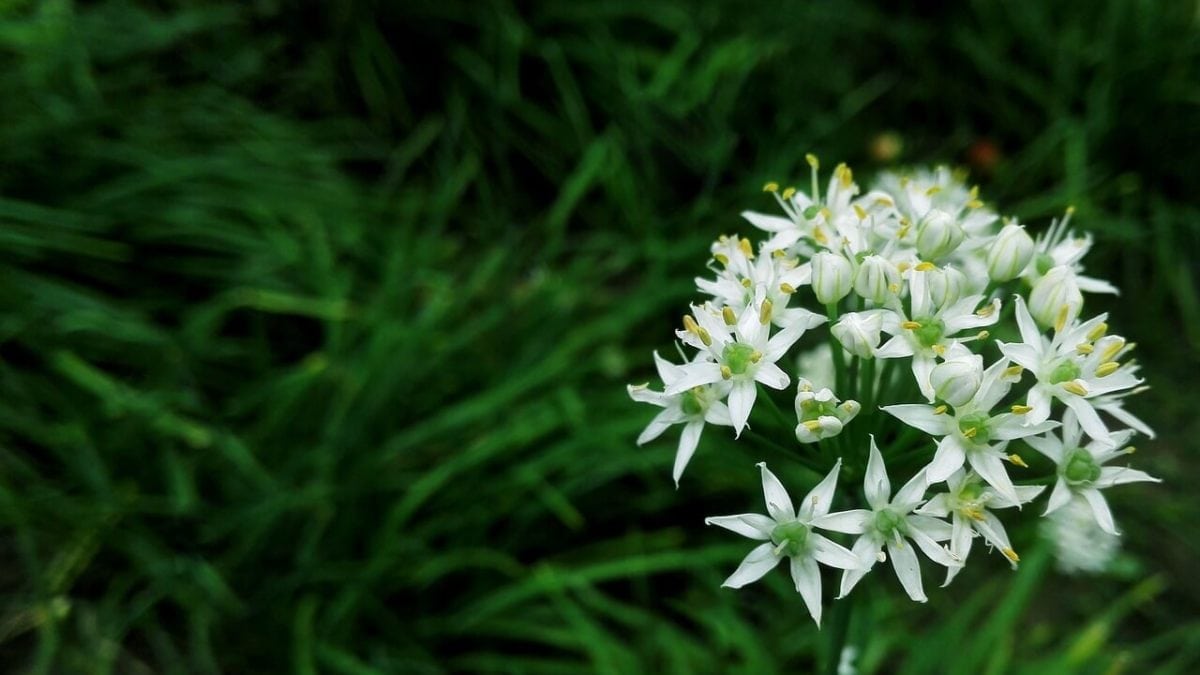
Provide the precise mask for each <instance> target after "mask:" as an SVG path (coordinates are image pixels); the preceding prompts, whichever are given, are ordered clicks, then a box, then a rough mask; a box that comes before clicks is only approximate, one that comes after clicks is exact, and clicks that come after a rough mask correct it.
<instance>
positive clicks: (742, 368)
mask: <svg viewBox="0 0 1200 675" xmlns="http://www.w3.org/2000/svg"><path fill="white" fill-rule="evenodd" d="M756 353H757V351H756V350H755V349H754V347H753V346H751V345H748V344H743V343H741V342H730V343H729V344H727V345H725V349H724V350H723V351H722V352H721V358H722V359H724V361H725V365H727V366H729V370H730V372H732V373H733V374H734V375H744V374H745V373H746V370H748V369H749V368H750V365H751V364H752V363H754V362H755V361H756V359H755V358H754V355H755V354H756Z"/></svg>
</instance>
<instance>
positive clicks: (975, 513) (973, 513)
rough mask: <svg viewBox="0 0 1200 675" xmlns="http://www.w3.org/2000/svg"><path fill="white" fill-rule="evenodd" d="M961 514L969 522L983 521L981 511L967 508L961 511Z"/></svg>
mask: <svg viewBox="0 0 1200 675" xmlns="http://www.w3.org/2000/svg"><path fill="white" fill-rule="evenodd" d="M962 513H963V515H964V516H966V517H968V518H970V519H971V520H983V509H978V508H972V507H968V508H965V509H963V510H962Z"/></svg>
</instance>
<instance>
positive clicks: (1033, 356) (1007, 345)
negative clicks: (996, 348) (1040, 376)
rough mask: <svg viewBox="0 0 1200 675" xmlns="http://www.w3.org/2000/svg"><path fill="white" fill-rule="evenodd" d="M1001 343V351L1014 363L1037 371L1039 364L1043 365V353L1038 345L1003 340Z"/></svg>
mask: <svg viewBox="0 0 1200 675" xmlns="http://www.w3.org/2000/svg"><path fill="white" fill-rule="evenodd" d="M999 344H1000V352H1001V353H1003V354H1004V355H1005V356H1007V357H1008V358H1010V359H1012V361H1013V363H1016V364H1017V365H1018V366H1021V367H1022V368H1027V369H1029V370H1030V371H1032V372H1035V373H1036V372H1037V369H1038V366H1039V365H1041V354H1040V353H1039V352H1038V349H1037V347H1034V346H1033V345H1027V344H1023V343H1020V342H1001V343H999Z"/></svg>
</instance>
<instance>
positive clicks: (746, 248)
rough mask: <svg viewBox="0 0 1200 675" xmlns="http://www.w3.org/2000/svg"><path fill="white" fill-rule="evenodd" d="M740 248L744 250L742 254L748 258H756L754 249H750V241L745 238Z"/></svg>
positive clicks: (740, 243) (739, 243) (739, 244)
mask: <svg viewBox="0 0 1200 675" xmlns="http://www.w3.org/2000/svg"><path fill="white" fill-rule="evenodd" d="M738 248H740V249H742V253H744V254H745V255H746V257H747V258H753V257H754V249H753V248H751V247H750V240H749V239H745V238H743V239H742V240H741V241H739V242H738Z"/></svg>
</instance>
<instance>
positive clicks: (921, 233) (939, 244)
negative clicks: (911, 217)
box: [917, 209, 966, 260]
mask: <svg viewBox="0 0 1200 675" xmlns="http://www.w3.org/2000/svg"><path fill="white" fill-rule="evenodd" d="M965 236H966V234H965V233H964V232H963V229H962V226H961V225H959V224H958V221H956V220H955V219H954V216H952V215H950V214H949V213H946V212H945V211H942V210H941V209H930V211H929V213H927V214H925V217H924V218H922V219H921V223H920V224H919V225H917V252H918V253H920V254H921V257H922V258H924V259H925V260H937V259H938V258H941V257H943V256H945V255H948V254H950V253H951V252H953V251H954V249H956V248H958V245H959V244H961V243H962V242H963V238H964V237H965Z"/></svg>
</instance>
